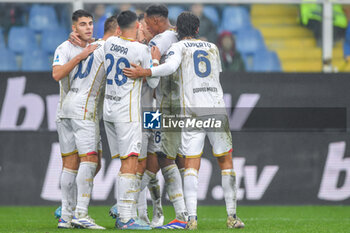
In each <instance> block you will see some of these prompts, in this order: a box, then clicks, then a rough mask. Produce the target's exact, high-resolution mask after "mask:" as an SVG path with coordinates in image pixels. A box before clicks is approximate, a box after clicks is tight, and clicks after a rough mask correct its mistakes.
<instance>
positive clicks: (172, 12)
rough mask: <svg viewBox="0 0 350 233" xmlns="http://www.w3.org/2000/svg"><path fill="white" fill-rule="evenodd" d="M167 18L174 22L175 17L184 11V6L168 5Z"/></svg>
mask: <svg viewBox="0 0 350 233" xmlns="http://www.w3.org/2000/svg"><path fill="white" fill-rule="evenodd" d="M168 11H169V14H168V18H169V19H170V20H173V21H174V22H176V20H177V17H178V16H179V15H180V14H181V13H182V12H183V11H185V9H184V8H182V7H180V6H169V7H168Z"/></svg>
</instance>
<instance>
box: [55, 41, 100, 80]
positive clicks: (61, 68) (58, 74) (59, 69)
mask: <svg viewBox="0 0 350 233" xmlns="http://www.w3.org/2000/svg"><path fill="white" fill-rule="evenodd" d="M97 46H98V44H94V45H89V46H88V47H86V48H85V49H84V50H83V51H82V52H81V53H80V54H78V55H77V56H75V57H74V58H73V59H71V60H70V61H68V62H67V63H65V64H64V65H55V66H53V67H52V77H53V79H55V80H56V81H60V80H61V79H62V78H64V77H66V76H67V75H68V74H69V73H70V72H71V71H72V70H73V69H74V67H75V66H76V65H78V64H79V62H80V61H81V60H84V59H85V58H87V57H88V56H89V55H90V53H92V52H93V51H94V50H95V49H96V48H97Z"/></svg>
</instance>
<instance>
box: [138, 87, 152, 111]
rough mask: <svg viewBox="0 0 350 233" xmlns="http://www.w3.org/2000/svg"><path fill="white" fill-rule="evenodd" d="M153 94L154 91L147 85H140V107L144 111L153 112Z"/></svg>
mask: <svg viewBox="0 0 350 233" xmlns="http://www.w3.org/2000/svg"><path fill="white" fill-rule="evenodd" d="M153 93H154V89H153V88H151V87H150V86H149V85H148V84H147V83H143V84H142V91H141V106H142V108H144V110H147V111H148V110H153V99H154V98H153Z"/></svg>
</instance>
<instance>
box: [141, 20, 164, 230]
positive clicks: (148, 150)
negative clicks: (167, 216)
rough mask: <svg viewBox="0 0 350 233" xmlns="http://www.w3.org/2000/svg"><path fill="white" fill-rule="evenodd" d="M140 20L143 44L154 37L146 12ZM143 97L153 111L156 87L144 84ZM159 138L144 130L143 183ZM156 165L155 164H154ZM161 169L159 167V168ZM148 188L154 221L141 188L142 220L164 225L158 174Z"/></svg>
mask: <svg viewBox="0 0 350 233" xmlns="http://www.w3.org/2000/svg"><path fill="white" fill-rule="evenodd" d="M138 20H139V22H140V27H139V30H138V35H137V36H138V41H140V42H141V43H143V44H148V42H149V41H150V40H151V39H152V37H153V36H152V34H151V33H150V32H149V31H148V30H147V24H146V22H145V19H144V14H140V15H139V17H138ZM141 96H142V99H141V106H142V109H143V111H153V110H154V109H153V107H154V102H155V101H154V100H155V99H154V89H153V88H151V87H150V86H149V85H148V84H147V83H144V84H143V85H142V95H141ZM158 144H159V140H158V137H156V135H155V133H154V132H153V131H152V130H145V131H144V132H142V147H141V154H140V156H139V163H138V168H137V176H138V178H139V179H140V180H139V182H140V183H141V181H142V177H143V174H144V172H145V170H146V167H147V164H148V167H149V166H150V165H151V164H154V163H155V164H158V161H157V155H156V152H157V150H158V148H159V145H158ZM153 166H154V165H153ZM158 170H159V168H158ZM148 189H149V190H150V194H151V198H152V202H153V218H152V222H150V221H149V218H148V214H147V199H146V194H147V193H146V189H143V190H141V192H140V197H139V199H138V203H137V209H138V213H139V217H140V219H141V220H143V221H145V222H147V223H148V224H150V225H151V227H159V226H162V225H163V222H164V215H163V208H162V204H161V195H160V186H159V180H158V179H157V177H156V176H153V177H152V179H151V180H150V182H149V184H148Z"/></svg>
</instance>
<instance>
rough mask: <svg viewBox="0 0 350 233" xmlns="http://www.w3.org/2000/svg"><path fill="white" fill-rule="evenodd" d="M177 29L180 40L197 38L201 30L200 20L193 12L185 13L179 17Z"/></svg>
mask: <svg viewBox="0 0 350 233" xmlns="http://www.w3.org/2000/svg"><path fill="white" fill-rule="evenodd" d="M176 27H177V34H178V37H179V40H182V39H183V38H184V37H194V38H196V37H197V34H198V28H199V18H198V17H197V16H196V15H194V14H193V13H192V12H189V11H184V12H182V13H181V14H180V15H179V17H177V21H176Z"/></svg>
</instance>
